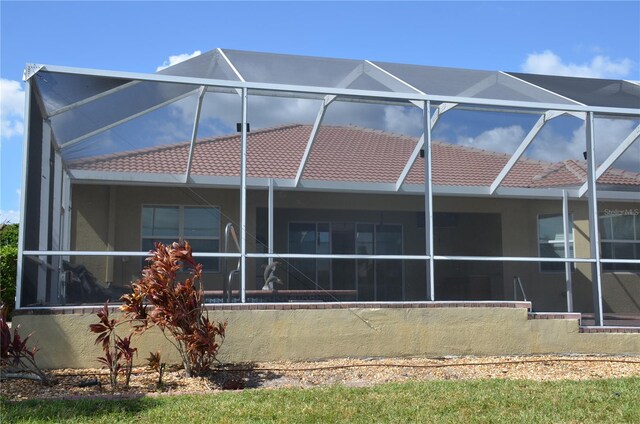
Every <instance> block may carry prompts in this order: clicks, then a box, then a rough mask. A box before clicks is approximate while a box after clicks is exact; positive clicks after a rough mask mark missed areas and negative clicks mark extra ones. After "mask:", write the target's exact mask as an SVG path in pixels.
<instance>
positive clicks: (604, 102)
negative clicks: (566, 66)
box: [510, 72, 640, 109]
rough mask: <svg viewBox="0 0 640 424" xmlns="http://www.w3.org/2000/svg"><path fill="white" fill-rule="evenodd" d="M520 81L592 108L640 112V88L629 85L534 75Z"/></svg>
mask: <svg viewBox="0 0 640 424" xmlns="http://www.w3.org/2000/svg"><path fill="white" fill-rule="evenodd" d="M510 75H513V76H515V77H517V78H520V79H521V80H523V81H527V82H529V83H531V84H534V85H536V86H538V87H543V88H545V89H547V90H549V91H553V92H554V93H558V94H560V95H562V96H565V97H567V98H570V99H573V100H575V101H578V102H580V103H583V104H585V105H589V106H604V107H619V108H633V109H637V108H640V85H638V84H634V83H631V82H627V81H619V80H610V79H595V78H571V77H559V76H551V75H532V74H519V73H514V72H511V73H510Z"/></svg>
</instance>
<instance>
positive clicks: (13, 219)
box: [0, 209, 20, 224]
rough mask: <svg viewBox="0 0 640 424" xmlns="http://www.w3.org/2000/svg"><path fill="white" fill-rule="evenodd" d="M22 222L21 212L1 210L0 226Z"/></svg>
mask: <svg viewBox="0 0 640 424" xmlns="http://www.w3.org/2000/svg"><path fill="white" fill-rule="evenodd" d="M17 222H20V211H14V210H11V209H10V210H7V211H4V210H0V224H5V223H7V224H9V223H17Z"/></svg>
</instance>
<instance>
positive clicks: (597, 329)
mask: <svg viewBox="0 0 640 424" xmlns="http://www.w3.org/2000/svg"><path fill="white" fill-rule="evenodd" d="M580 332H581V333H638V334H640V327H619V326H618V327H596V326H587V325H585V326H582V327H580Z"/></svg>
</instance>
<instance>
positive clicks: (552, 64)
mask: <svg viewBox="0 0 640 424" xmlns="http://www.w3.org/2000/svg"><path fill="white" fill-rule="evenodd" d="M521 68H522V70H523V71H524V72H527V73H531V74H547V75H564V76H572V77H590V78H624V77H626V76H628V75H629V73H630V72H631V69H632V68H633V61H631V60H630V59H627V58H624V59H620V60H618V61H616V60H612V59H611V58H609V57H608V56H603V55H597V56H595V57H594V58H593V59H591V62H587V63H582V64H576V63H565V62H563V60H562V58H561V57H560V56H558V55H557V54H555V53H554V52H552V51H551V50H545V51H544V52H542V53H531V54H529V55H528V56H527V60H526V61H525V62H524V63H523V64H522V66H521Z"/></svg>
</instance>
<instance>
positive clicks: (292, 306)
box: [13, 301, 531, 316]
mask: <svg viewBox="0 0 640 424" xmlns="http://www.w3.org/2000/svg"><path fill="white" fill-rule="evenodd" d="M206 308H207V310H208V311H253V310H298V309H302V310H304V309H382V308H388V309H424V308H522V309H527V310H529V309H531V303H530V302H490V301H489V302H487V301H479V302H468V301H459V302H456V301H435V302H290V303H224V304H207V305H206ZM101 309H102V306H99V305H95V306H68V307H54V308H46V307H37V308H21V309H16V310H15V311H14V312H13V316H23V315H74V314H75V315H93V314H96V313H98V312H99V311H100V310H101ZM118 310H119V306H118V305H113V306H109V312H116V311H118Z"/></svg>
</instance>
